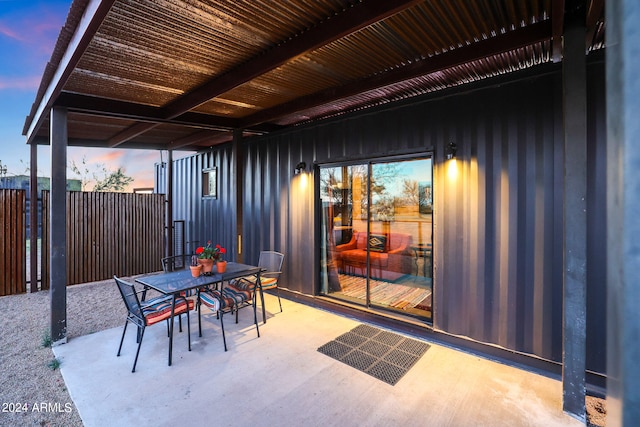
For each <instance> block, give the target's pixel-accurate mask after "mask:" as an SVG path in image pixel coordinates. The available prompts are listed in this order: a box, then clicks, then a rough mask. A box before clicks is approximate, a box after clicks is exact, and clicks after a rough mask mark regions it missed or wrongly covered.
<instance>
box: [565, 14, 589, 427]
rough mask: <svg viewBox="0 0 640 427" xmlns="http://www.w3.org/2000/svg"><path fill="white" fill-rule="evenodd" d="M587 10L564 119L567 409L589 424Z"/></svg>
mask: <svg viewBox="0 0 640 427" xmlns="http://www.w3.org/2000/svg"><path fill="white" fill-rule="evenodd" d="M585 20H586V15H585V11H584V9H582V8H581V9H578V10H575V11H568V12H567V20H566V21H565V34H564V61H563V66H562V87H563V115H564V277H563V283H564V296H563V352H562V353H563V354H562V367H563V368H562V389H563V400H562V403H563V409H564V411H565V412H567V413H568V414H570V415H571V416H573V417H575V418H577V419H579V420H581V421H585V419H586V411H585V398H586V388H585V375H586V333H587V326H586V325H587V310H586V307H587V200H586V198H587V173H586V165H587V69H586V56H585V35H586V25H585Z"/></svg>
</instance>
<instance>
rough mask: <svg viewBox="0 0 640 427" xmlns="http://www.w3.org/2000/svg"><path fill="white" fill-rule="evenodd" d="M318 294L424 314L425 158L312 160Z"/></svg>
mask: <svg viewBox="0 0 640 427" xmlns="http://www.w3.org/2000/svg"><path fill="white" fill-rule="evenodd" d="M320 197H321V204H320V206H321V209H322V214H321V217H322V223H321V224H322V229H321V233H322V237H323V239H322V242H323V245H322V249H321V257H322V259H321V287H322V288H321V294H324V295H329V296H332V297H335V298H339V299H341V300H344V301H349V302H351V303H355V304H359V305H363V306H366V307H373V308H381V309H385V310H392V311H397V312H401V313H403V314H407V315H411V316H417V317H421V318H427V319H431V301H432V269H433V267H432V236H431V233H432V228H433V227H432V208H433V198H432V163H431V158H420V159H411V160H402V161H394V162H384V163H382V162H376V163H361V164H351V165H344V166H332V167H321V168H320Z"/></svg>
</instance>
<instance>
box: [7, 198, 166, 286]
mask: <svg viewBox="0 0 640 427" xmlns="http://www.w3.org/2000/svg"><path fill="white" fill-rule="evenodd" d="M25 197H26V192H25V190H0V250H1V251H2V253H0V295H11V294H17V293H24V292H26V247H25V241H26V220H25V206H26V201H25ZM32 206H37V204H33V205H32ZM49 210H50V195H49V192H48V191H43V192H42V214H41V216H40V218H41V224H42V225H41V227H42V233H41V235H42V240H41V245H40V248H41V257H40V260H41V261H40V262H41V265H40V270H41V286H40V289H43V290H44V289H49V281H50V275H49V272H50V254H49V241H50V240H49V225H50V223H49ZM66 227H67V253H66V256H67V284H68V285H73V284H77V283H87V282H94V281H98V280H105V279H109V278H111V277H113V275H114V274H115V275H118V276H132V275H135V274H143V273H150V272H153V271H159V270H161V269H162V265H161V263H160V259H161V258H162V257H163V256H164V246H165V240H164V239H165V237H164V230H165V203H164V195H162V194H133V193H92V192H68V193H67V221H66ZM31 286H32V289H34V287H35V289H38V284H37V278H33V279H32V280H31Z"/></svg>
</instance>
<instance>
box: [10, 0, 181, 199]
mask: <svg viewBox="0 0 640 427" xmlns="http://www.w3.org/2000/svg"><path fill="white" fill-rule="evenodd" d="M71 2H72V0H0V147H1V150H0V162H2V164H3V165H4V166H6V167H7V176H14V175H24V174H28V171H27V168H28V167H29V158H30V154H29V153H30V148H29V146H28V145H27V144H26V137H25V136H23V135H22V129H23V126H24V123H25V118H26V116H27V115H28V114H29V112H30V110H31V105H32V104H33V102H34V101H35V96H36V92H37V90H38V86H39V84H40V80H41V78H42V74H43V72H44V68H45V65H46V63H47V61H49V59H50V58H51V53H52V51H53V47H54V46H55V43H56V40H57V39H58V34H59V33H60V29H61V28H62V26H63V25H64V22H65V20H66V18H67V14H68V12H69V8H70V6H71ZM162 154H163V156H164V160H166V154H167V153H166V152H163V153H162ZM177 154H178V153H175V154H174V158H178V157H180V156H179V155H177ZM67 158H68V161H69V163H70V162H71V161H72V160H74V161H75V162H76V163H77V164H80V163H81V162H82V159H83V158H85V159H86V161H87V164H88V165H89V169H90V170H91V169H93V168H96V167H97V165H99V164H102V165H104V166H105V167H106V168H107V169H108V170H109V171H115V170H116V169H117V168H118V167H123V168H124V170H125V173H126V174H127V175H129V176H131V177H133V178H134V182H133V184H132V185H131V188H140V187H153V165H154V163H156V162H159V161H160V151H155V150H124V149H98V148H78V147H69V148H68V150H67ZM50 162H51V158H50V154H49V146H39V148H38V175H39V176H50V170H51V165H50ZM67 177H68V178H78V176H76V175H73V173H71V172H70V171H69V170H67Z"/></svg>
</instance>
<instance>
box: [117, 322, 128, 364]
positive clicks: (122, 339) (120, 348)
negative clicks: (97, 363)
mask: <svg viewBox="0 0 640 427" xmlns="http://www.w3.org/2000/svg"><path fill="white" fill-rule="evenodd" d="M127 325H129V321H128V320H126V321H125V322H124V330H123V331H122V338H120V347H118V354H117V356H120V350H122V343H123V342H124V334H126V333H127Z"/></svg>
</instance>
